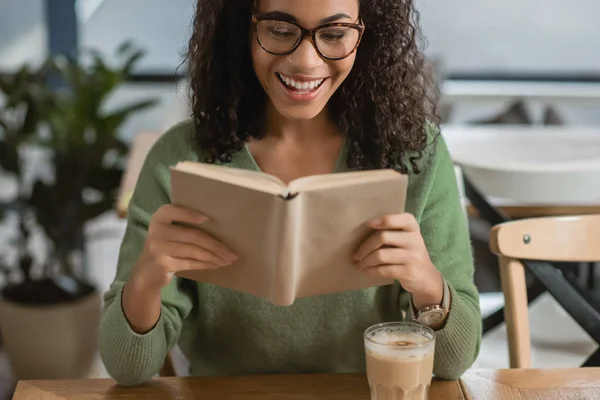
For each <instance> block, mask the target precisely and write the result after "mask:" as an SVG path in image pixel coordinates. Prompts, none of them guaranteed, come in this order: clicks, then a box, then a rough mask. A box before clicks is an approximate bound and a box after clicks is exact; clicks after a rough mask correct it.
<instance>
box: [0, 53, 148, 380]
mask: <svg viewBox="0 0 600 400" xmlns="http://www.w3.org/2000/svg"><path fill="white" fill-rule="evenodd" d="M88 54H90V55H91V60H90V61H91V62H90V63H89V65H84V63H83V59H82V58H80V57H78V58H68V57H65V56H54V57H52V58H51V59H49V60H48V62H47V63H45V65H44V66H43V67H42V68H41V69H40V70H39V71H36V72H34V73H32V72H31V71H29V70H28V69H27V68H24V69H23V70H21V71H20V72H19V73H17V74H16V75H15V76H13V77H11V78H9V79H4V80H1V81H0V90H1V91H2V92H3V93H4V97H5V98H7V99H8V101H7V102H6V105H5V107H4V110H1V109H0V118H2V119H0V129H1V130H0V132H3V133H2V134H1V135H0V159H2V160H3V161H2V162H0V167H1V169H3V170H4V172H8V173H10V174H12V176H13V177H14V180H15V182H16V183H17V187H18V189H17V193H16V195H15V198H14V200H13V201H11V202H10V203H8V204H4V207H3V208H4V210H5V213H8V214H10V213H12V214H16V215H17V217H18V218H17V220H18V226H19V229H18V232H17V234H16V238H15V241H14V244H16V249H17V253H16V257H13V258H14V259H15V260H14V261H13V262H12V263H10V264H12V265H8V267H9V268H6V267H7V266H5V268H4V271H8V273H7V274H5V275H8V276H7V280H8V284H7V285H6V286H5V287H4V288H3V290H2V291H1V293H0V301H1V303H0V332H1V335H2V338H3V343H4V347H5V350H6V352H7V353H8V355H9V359H10V361H11V364H12V367H13V369H14V371H15V375H16V377H17V378H18V379H61V378H63V379H64V378H77V377H82V376H85V375H86V373H87V372H88V371H89V370H90V368H91V367H92V365H93V361H94V359H95V356H96V350H97V329H98V323H99V319H100V310H101V295H100V293H99V292H98V290H97V289H96V287H95V286H94V285H93V284H91V283H90V282H87V280H86V279H85V268H84V261H85V243H86V238H85V235H84V232H85V226H86V224H87V222H89V221H90V220H93V219H94V218H96V217H98V216H100V215H101V214H104V213H105V212H107V211H109V210H111V209H113V207H114V204H115V201H116V196H117V191H118V187H119V184H120V180H121V175H122V172H123V167H124V164H125V157H126V155H127V150H128V145H127V143H126V142H124V141H123V140H122V139H121V138H120V137H119V134H120V131H119V130H120V128H121V126H122V124H123V123H124V122H125V121H126V120H127V119H128V118H129V117H130V116H131V115H132V114H134V113H136V112H138V111H141V110H144V109H146V108H148V107H150V106H152V105H153V104H154V103H155V101H154V100H148V101H142V102H136V103H134V104H130V105H128V106H126V107H124V108H120V109H116V110H109V109H107V107H106V100H107V99H108V98H109V96H110V95H111V94H113V93H114V91H115V90H116V89H117V88H119V86H120V85H121V84H122V83H123V82H124V80H125V79H126V78H127V77H128V76H129V75H130V74H131V71H132V69H133V68H134V67H135V64H136V63H137V61H138V60H139V59H140V58H141V57H142V56H143V52H142V51H140V50H137V49H135V48H134V47H133V46H132V45H131V44H130V43H126V44H124V45H123V46H121V47H120V48H119V49H118V50H117V53H116V55H117V57H118V60H119V63H118V65H116V66H112V67H111V66H109V65H108V64H107V63H106V62H105V61H104V60H103V58H102V56H101V55H100V54H99V53H97V52H95V51H90V52H89V53H88ZM48 82H55V83H56V85H57V86H56V85H49V84H48ZM24 110H26V111H24ZM9 116H10V118H9ZM4 155H8V157H6V158H5V157H4ZM32 164H37V165H38V166H39V165H41V166H42V168H41V169H40V171H41V172H42V173H34V174H26V173H25V171H26V170H27V168H26V167H31V165H32ZM29 169H31V168H29ZM40 171H38V172H40ZM36 231H41V233H42V234H43V235H42V236H43V237H44V238H45V239H46V243H47V245H48V246H47V251H46V252H45V254H44V255H43V256H40V255H39V254H36V253H35V252H34V251H33V248H32V247H31V246H30V244H31V237H32V235H33V234H35V232H36ZM11 267H12V268H11ZM15 267H17V268H15Z"/></svg>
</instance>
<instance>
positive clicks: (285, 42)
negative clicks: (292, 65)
mask: <svg viewBox="0 0 600 400" xmlns="http://www.w3.org/2000/svg"><path fill="white" fill-rule="evenodd" d="M257 34H258V40H259V41H260V43H261V44H262V46H263V47H264V48H265V49H266V50H267V51H269V52H271V53H275V54H284V53H287V52H288V51H290V50H291V49H293V48H294V46H295V45H296V44H297V43H298V40H300V36H301V34H302V33H301V32H300V28H298V27H297V26H295V25H292V24H289V23H287V22H283V21H270V20H267V21H260V22H259V23H258V25H257Z"/></svg>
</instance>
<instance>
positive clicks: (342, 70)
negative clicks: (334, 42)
mask: <svg viewBox="0 0 600 400" xmlns="http://www.w3.org/2000/svg"><path fill="white" fill-rule="evenodd" d="M355 60H356V56H354V55H352V56H350V57H348V58H346V59H343V60H340V61H336V62H335V63H333V65H332V66H331V68H332V69H333V70H334V71H335V75H336V79H335V80H336V85H335V86H339V85H340V84H341V83H342V82H343V81H344V79H346V78H347V77H348V75H349V74H350V71H352V67H354V61H355Z"/></svg>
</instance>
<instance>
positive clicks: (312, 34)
mask: <svg viewBox="0 0 600 400" xmlns="http://www.w3.org/2000/svg"><path fill="white" fill-rule="evenodd" d="M261 21H277V22H285V23H286V24H290V25H294V26H295V27H297V28H298V29H300V37H298V41H297V42H296V44H294V46H292V48H291V50H289V51H286V52H283V53H276V52H273V51H270V50H268V49H267V48H266V47H265V46H264V45H263V43H262V42H261V40H260V35H259V34H258V23H259V22H261ZM252 23H253V24H254V32H255V34H256V40H257V41H258V44H259V45H260V47H262V49H263V50H264V51H266V52H267V53H269V54H273V55H275V56H285V55H288V54H291V53H293V52H294V51H296V49H297V48H298V46H300V43H302V40H303V39H304V38H305V37H309V38H311V40H312V44H313V47H314V48H315V50H317V53H319V55H320V56H321V57H323V58H325V59H327V60H332V61H339V60H343V59H344V58H348V57H350V56H351V55H352V53H354V52H355V51H356V49H358V46H359V45H360V41H361V40H362V37H363V34H364V32H365V26H364V25H363V24H362V23H360V24H355V23H351V22H332V23H329V24H323V25H319V26H317V27H316V28H313V29H306V28H304V27H303V26H300V25H299V24H297V23H295V22H290V21H283V20H280V19H277V18H271V17H265V18H262V17H260V16H256V15H252ZM332 27H346V28H353V29H356V30H358V40H357V41H356V45H355V46H354V48H353V49H352V50H350V52H348V54H346V55H345V56H343V57H334V58H333V57H327V56H326V55H325V54H323V53H322V52H321V50H320V49H319V46H318V45H317V32H319V31H320V30H321V29H326V28H332Z"/></svg>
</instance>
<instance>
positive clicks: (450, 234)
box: [99, 121, 481, 386]
mask: <svg viewBox="0 0 600 400" xmlns="http://www.w3.org/2000/svg"><path fill="white" fill-rule="evenodd" d="M192 132H193V125H192V123H191V121H185V122H182V123H180V124H178V125H176V126H175V127H173V128H172V129H170V130H169V131H168V132H166V133H165V134H164V135H163V136H162V137H161V138H160V139H159V140H158V142H157V143H156V144H155V145H154V146H153V148H152V149H151V151H150V152H149V154H148V156H147V158H146V161H145V163H144V166H143V168H142V171H141V173H140V176H139V179H138V182H137V185H136V188H135V191H134V193H133V196H132V198H131V200H130V203H129V210H128V223H127V228H126V231H125V235H124V237H123V241H122V244H121V248H120V254H119V259H118V267H117V273H116V277H115V280H114V282H113V283H112V285H111V287H110V289H109V290H108V292H107V293H106V294H105V308H104V311H103V315H102V321H101V325H100V332H99V342H100V344H99V345H100V354H101V356H102V359H103V362H104V364H105V366H106V369H107V371H108V372H109V374H110V375H111V376H112V377H113V378H114V379H115V380H116V381H117V382H118V383H120V384H122V385H126V386H132V385H137V384H141V383H144V382H146V381H148V380H150V379H151V378H152V377H153V376H154V375H155V374H157V373H158V371H159V369H160V367H161V365H162V364H163V362H164V360H165V357H166V355H167V352H168V351H169V350H170V349H171V348H173V346H175V345H176V344H178V345H179V346H180V348H181V350H182V351H183V353H184V354H185V355H186V357H187V358H188V360H189V362H190V371H189V372H190V375H192V376H198V375H205V376H206V375H240V374H275V373H290V374H291V373H327V372H332V373H333V372H335V373H345V372H362V371H364V369H365V359H364V347H363V336H362V335H363V331H364V330H365V329H366V328H367V327H368V326H370V325H372V324H375V323H379V322H383V321H390V320H402V319H405V318H407V317H406V316H409V315H410V313H407V312H406V311H407V310H408V306H409V294H408V293H407V292H405V291H403V290H402V288H401V287H400V285H399V284H398V283H396V284H395V285H389V286H383V287H377V288H369V289H364V290H357V291H350V292H344V293H337V294H331V295H322V296H317V297H310V298H301V299H298V300H296V301H295V303H294V304H293V305H291V306H288V307H278V306H275V305H272V304H271V303H269V302H268V301H266V300H263V299H261V298H257V297H254V296H251V295H248V294H244V293H239V292H236V291H233V290H228V289H223V288H220V287H216V286H212V285H207V284H201V283H198V284H196V283H194V284H192V285H188V286H184V285H179V284H178V283H180V282H179V280H178V278H174V280H173V282H171V284H170V285H169V286H167V287H165V288H164V289H163V291H162V311H161V316H160V319H159V321H158V323H157V324H156V326H155V327H154V328H153V329H152V330H151V331H150V332H148V333H147V334H144V335H139V334H137V333H135V332H134V331H133V330H132V329H131V328H130V326H129V324H128V322H127V320H126V318H125V315H124V313H123V310H122V307H121V293H122V290H123V286H124V284H125V282H126V281H127V278H128V276H129V273H130V271H131V269H132V266H133V265H134V263H135V262H136V260H137V258H138V255H139V254H140V251H141V250H142V247H143V244H144V240H145V238H146V232H147V229H148V224H149V221H150V219H151V216H152V215H153V214H154V212H155V211H156V210H157V209H158V208H159V207H160V206H162V205H164V204H166V203H170V195H169V193H170V190H169V188H170V172H169V167H170V166H173V165H174V164H176V163H177V162H178V161H183V160H188V161H199V156H198V154H197V152H195V151H194V146H193V145H192V142H191V134H192ZM434 143H435V145H432V146H430V147H431V150H432V151H427V152H426V153H425V156H424V157H423V159H422V161H421V169H422V172H421V173H420V174H411V175H410V177H409V182H410V183H409V189H408V198H407V205H406V210H407V212H410V213H412V214H413V215H414V216H415V217H416V218H417V220H418V221H419V223H420V226H421V230H422V235H423V237H424V239H425V243H426V245H427V248H428V250H429V254H430V257H431V260H432V261H433V263H434V264H435V265H436V267H437V268H438V269H439V270H440V271H441V273H442V274H443V276H444V277H445V279H446V280H447V282H448V284H449V286H450V292H451V298H452V306H451V310H450V313H449V316H448V319H447V322H446V325H445V327H444V328H443V329H441V330H440V331H438V332H437V333H436V349H435V364H434V373H435V375H436V376H437V377H440V378H445V379H457V378H459V377H460V376H461V375H462V374H463V372H464V371H465V370H466V369H467V368H469V367H470V366H471V365H472V363H473V362H474V361H475V359H476V357H477V355H478V353H479V347H480V342H481V315H480V311H479V299H478V293H477V288H476V287H475V285H474V283H473V272H474V268H473V259H472V250H471V244H470V239H469V233H468V229H467V223H466V219H465V216H464V214H463V210H462V208H461V203H460V198H459V193H458V189H457V184H456V178H455V174H454V168H453V164H452V161H451V159H450V156H449V153H448V150H447V148H446V145H445V142H444V141H443V139H442V137H441V136H438V139H437V140H436V142H434ZM342 157H345V151H342V154H341V156H340V160H342ZM228 165H229V166H231V167H237V168H245V169H253V170H258V167H257V165H256V163H255V162H254V159H253V158H252V156H251V154H250V153H249V152H248V151H247V149H244V150H242V151H240V152H238V153H236V154H235V155H234V157H233V159H232V161H231V163H230V164H228ZM345 165H346V164H345V162H339V161H338V166H337V168H336V171H337V172H340V171H344V170H347V167H346V166H345Z"/></svg>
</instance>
